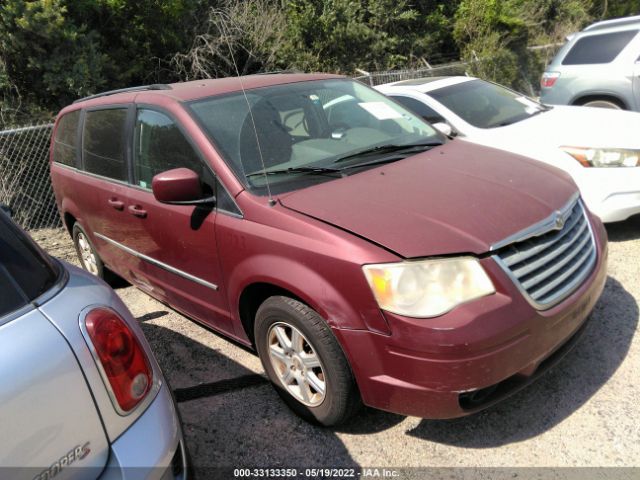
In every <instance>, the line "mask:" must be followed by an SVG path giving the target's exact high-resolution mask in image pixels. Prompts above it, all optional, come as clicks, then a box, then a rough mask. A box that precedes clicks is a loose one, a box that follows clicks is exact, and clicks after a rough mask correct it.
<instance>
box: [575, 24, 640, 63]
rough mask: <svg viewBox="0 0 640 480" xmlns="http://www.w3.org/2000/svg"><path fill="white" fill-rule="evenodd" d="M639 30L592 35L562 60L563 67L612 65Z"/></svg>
mask: <svg viewBox="0 0 640 480" xmlns="http://www.w3.org/2000/svg"><path fill="white" fill-rule="evenodd" d="M637 33H638V30H625V31H623V32H615V33H604V34H602V35H590V36H588V37H583V38H581V39H580V40H578V41H577V42H576V43H575V45H574V46H573V48H571V50H570V51H569V53H567V55H566V56H565V57H564V59H563V60H562V65H592V64H598V63H610V62H613V61H614V60H615V58H616V57H617V56H618V55H619V54H620V52H622V50H623V49H624V48H625V47H626V46H627V45H628V44H629V42H630V41H631V39H632V38H633V37H635V36H636V35H637Z"/></svg>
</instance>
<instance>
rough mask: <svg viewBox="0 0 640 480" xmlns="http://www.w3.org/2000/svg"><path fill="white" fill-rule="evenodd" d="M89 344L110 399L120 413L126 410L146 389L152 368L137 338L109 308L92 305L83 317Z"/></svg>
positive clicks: (151, 375)
mask: <svg viewBox="0 0 640 480" xmlns="http://www.w3.org/2000/svg"><path fill="white" fill-rule="evenodd" d="M84 323H85V326H86V331H87V334H88V335H89V338H90V340H91V343H92V344H93V347H94V350H95V356H96V357H97V358H96V360H97V361H99V362H100V364H101V366H102V371H103V372H104V376H105V377H106V378H105V379H104V380H106V382H108V384H109V385H110V386H111V390H112V392H113V395H112V399H115V401H116V402H117V403H118V406H119V407H120V410H121V411H122V412H123V413H128V412H130V411H131V410H133V408H134V407H135V406H136V405H138V404H139V403H140V402H141V401H142V399H143V398H144V397H145V396H146V395H147V393H149V390H150V389H151V384H152V380H153V372H152V370H151V366H150V365H149V360H148V358H147V355H146V353H145V351H144V349H143V348H142V346H141V345H140V342H139V341H138V338H137V337H136V335H135V334H134V333H133V332H132V331H131V329H130V328H129V326H128V325H127V324H126V322H125V321H124V320H123V319H122V318H121V317H120V316H119V315H118V314H117V313H116V312H114V311H113V310H110V309H108V308H96V309H94V310H91V312H89V313H88V314H87V315H86V317H85V318H84Z"/></svg>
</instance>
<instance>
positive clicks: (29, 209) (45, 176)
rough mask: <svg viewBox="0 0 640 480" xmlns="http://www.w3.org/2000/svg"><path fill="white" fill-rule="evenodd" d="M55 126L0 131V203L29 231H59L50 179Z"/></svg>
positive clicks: (59, 224) (34, 126)
mask: <svg viewBox="0 0 640 480" xmlns="http://www.w3.org/2000/svg"><path fill="white" fill-rule="evenodd" d="M52 129H53V124H51V123H44V124H40V125H32V126H27V127H20V128H11V129H6V130H2V131H0V203H3V204H5V205H8V206H9V207H10V208H11V209H12V210H13V218H14V220H15V221H16V222H17V223H18V224H19V225H21V226H22V227H23V228H25V229H27V230H35V229H38V228H50V227H60V226H61V225H62V223H61V221H60V217H59V216H58V210H57V207H56V202H55V198H54V196H53V190H52V189H51V181H50V178H49V142H50V139H51V131H52Z"/></svg>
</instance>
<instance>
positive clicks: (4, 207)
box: [0, 203, 13, 217]
mask: <svg viewBox="0 0 640 480" xmlns="http://www.w3.org/2000/svg"><path fill="white" fill-rule="evenodd" d="M0 210H2V211H3V212H4V213H6V214H7V216H9V217H13V210H12V209H11V207H10V206H9V205H5V204H4V203H0Z"/></svg>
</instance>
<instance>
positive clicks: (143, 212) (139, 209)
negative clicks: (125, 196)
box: [129, 205, 147, 218]
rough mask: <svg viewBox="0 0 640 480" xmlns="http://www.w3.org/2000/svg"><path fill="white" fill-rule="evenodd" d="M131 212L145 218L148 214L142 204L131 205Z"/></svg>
mask: <svg viewBox="0 0 640 480" xmlns="http://www.w3.org/2000/svg"><path fill="white" fill-rule="evenodd" d="M129 213H130V214H131V215H135V216H136V217H140V218H145V217H146V216H147V211H146V210H144V209H143V208H142V207H141V206H140V205H129Z"/></svg>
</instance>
